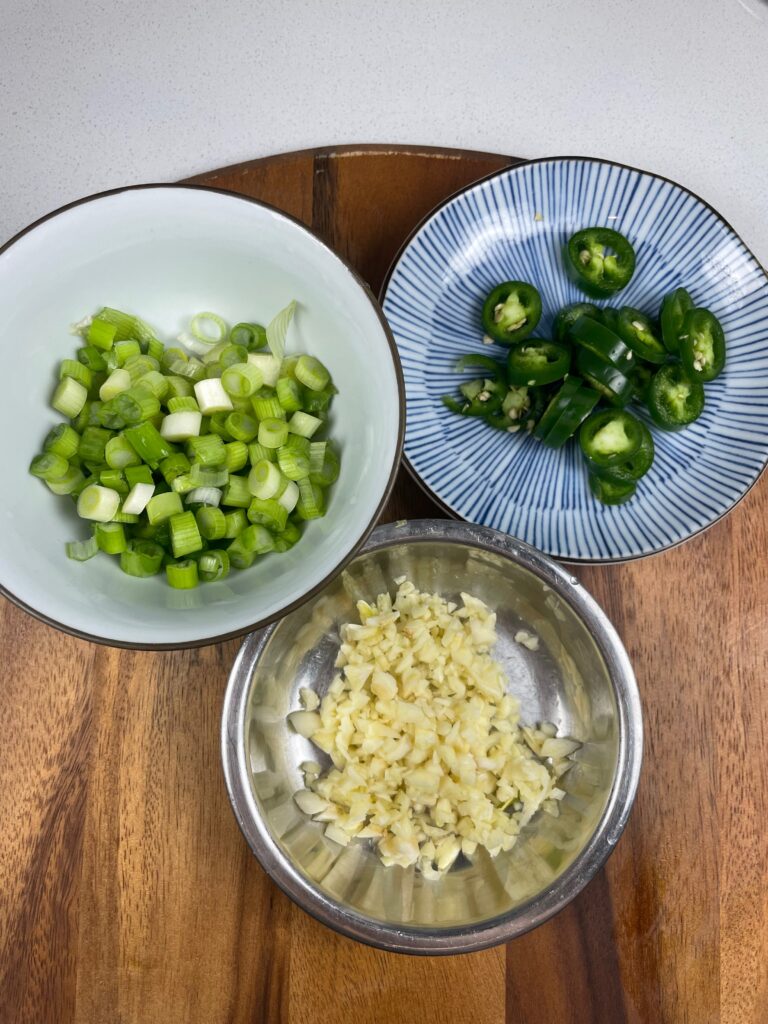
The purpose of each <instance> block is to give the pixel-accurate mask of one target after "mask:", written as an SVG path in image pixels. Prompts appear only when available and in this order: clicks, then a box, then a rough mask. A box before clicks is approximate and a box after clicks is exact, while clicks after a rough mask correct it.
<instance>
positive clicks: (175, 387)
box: [165, 376, 194, 412]
mask: <svg viewBox="0 0 768 1024" xmlns="http://www.w3.org/2000/svg"><path fill="white" fill-rule="evenodd" d="M165 381H166V384H167V385H168V394H169V395H170V396H171V398H189V397H190V396H192V395H193V394H194V387H193V385H192V382H191V381H189V380H186V379H185V378H184V377H178V376H176V377H174V376H170V377H166V378H165ZM174 411H175V410H174V409H171V412H174Z"/></svg>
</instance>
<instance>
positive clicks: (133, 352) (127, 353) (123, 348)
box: [112, 338, 141, 366]
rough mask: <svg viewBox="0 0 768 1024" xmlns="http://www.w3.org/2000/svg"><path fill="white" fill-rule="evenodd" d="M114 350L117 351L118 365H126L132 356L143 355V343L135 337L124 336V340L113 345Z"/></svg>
mask: <svg viewBox="0 0 768 1024" xmlns="http://www.w3.org/2000/svg"><path fill="white" fill-rule="evenodd" d="M112 351H113V352H114V353H115V359H116V360H117V365H118V366H125V364H126V362H127V361H128V360H129V359H130V358H131V356H140V355H141V345H140V344H139V343H138V341H136V339H135V338H123V340H122V341H116V342H115V344H114V345H113V346H112Z"/></svg>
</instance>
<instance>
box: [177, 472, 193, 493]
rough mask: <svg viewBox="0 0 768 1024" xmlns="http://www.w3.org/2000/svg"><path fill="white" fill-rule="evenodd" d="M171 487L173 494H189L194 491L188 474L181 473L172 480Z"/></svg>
mask: <svg viewBox="0 0 768 1024" xmlns="http://www.w3.org/2000/svg"><path fill="white" fill-rule="evenodd" d="M171 487H172V488H173V493H174V494H189V492H190V491H194V489H195V484H194V482H193V480H192V477H191V476H190V474H189V473H182V474H181V476H177V477H176V478H175V479H174V481H173V483H172V484H171Z"/></svg>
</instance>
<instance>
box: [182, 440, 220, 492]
mask: <svg viewBox="0 0 768 1024" xmlns="http://www.w3.org/2000/svg"><path fill="white" fill-rule="evenodd" d="M208 436H210V435H208ZM215 436H216V435H214V437H215ZM189 478H190V480H191V481H192V482H193V484H194V485H195V487H224V486H225V485H226V484H227V483H228V482H229V473H228V472H227V470H226V469H224V467H223V466H204V465H203V464H202V463H200V462H193V463H192V466H191V467H190V470H189Z"/></svg>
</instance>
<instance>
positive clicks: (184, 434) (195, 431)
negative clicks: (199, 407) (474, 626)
mask: <svg viewBox="0 0 768 1024" xmlns="http://www.w3.org/2000/svg"><path fill="white" fill-rule="evenodd" d="M202 425H203V414H202V413H201V412H195V411H194V410H191V409H190V410H185V411H184V412H171V413H168V415H167V416H165V417H163V422H162V423H161V424H160V434H161V436H162V437H164V438H165V439H166V440H168V441H188V440H189V439H190V438H192V437H197V436H198V435H199V433H200V430H201V428H202Z"/></svg>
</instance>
